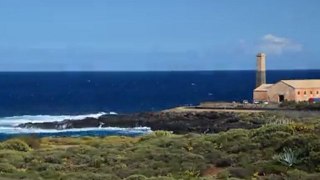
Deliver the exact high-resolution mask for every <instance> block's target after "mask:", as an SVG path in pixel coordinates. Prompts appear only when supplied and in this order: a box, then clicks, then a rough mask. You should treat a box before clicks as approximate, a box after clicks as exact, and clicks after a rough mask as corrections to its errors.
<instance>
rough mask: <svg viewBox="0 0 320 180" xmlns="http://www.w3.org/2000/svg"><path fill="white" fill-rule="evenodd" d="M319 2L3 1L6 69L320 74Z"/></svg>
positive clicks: (1, 38) (2, 64)
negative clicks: (261, 55)
mask: <svg viewBox="0 0 320 180" xmlns="http://www.w3.org/2000/svg"><path fill="white" fill-rule="evenodd" d="M319 7H320V1H319V0H308V1H305V0H281V1H279V0H259V1H257V0H241V1H240V0H228V1H226V0H28V1H26V0H1V1H0V71H166V70H168V71H175V70H178V71H183V70H248V69H255V55H256V54H257V53H258V52H265V53H266V54H267V68H268V69H320V58H319V57H320V46H319V42H320V33H319V32H320V22H319V19H320V11H319V10H318V8H319Z"/></svg>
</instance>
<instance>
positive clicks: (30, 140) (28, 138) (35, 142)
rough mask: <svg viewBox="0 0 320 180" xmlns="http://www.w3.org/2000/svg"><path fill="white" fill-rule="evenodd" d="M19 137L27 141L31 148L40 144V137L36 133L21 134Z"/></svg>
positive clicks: (35, 147)
mask: <svg viewBox="0 0 320 180" xmlns="http://www.w3.org/2000/svg"><path fill="white" fill-rule="evenodd" d="M19 139H20V140H22V141H24V142H25V143H27V144H28V146H29V147H31V148H32V149H39V148H40V146H41V139H40V138H38V137H37V136H36V135H30V136H22V137H19Z"/></svg>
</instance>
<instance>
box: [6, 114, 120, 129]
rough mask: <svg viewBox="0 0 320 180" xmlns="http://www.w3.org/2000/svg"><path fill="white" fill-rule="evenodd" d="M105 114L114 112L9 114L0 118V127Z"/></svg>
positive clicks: (94, 116)
mask: <svg viewBox="0 0 320 180" xmlns="http://www.w3.org/2000/svg"><path fill="white" fill-rule="evenodd" d="M106 114H113V115H115V114H116V113H115V112H109V113H105V112H99V113H96V114H85V115H59V116H54V115H24V116H11V117H2V118H0V127H3V126H4V127H12V126H17V125H19V124H23V123H28V122H31V123H43V122H55V121H63V120H65V119H69V120H81V119H85V118H99V117H100V116H103V115H106Z"/></svg>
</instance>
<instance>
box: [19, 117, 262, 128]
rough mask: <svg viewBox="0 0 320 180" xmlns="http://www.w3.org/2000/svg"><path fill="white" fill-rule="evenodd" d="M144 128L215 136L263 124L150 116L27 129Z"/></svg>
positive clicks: (33, 125)
mask: <svg viewBox="0 0 320 180" xmlns="http://www.w3.org/2000/svg"><path fill="white" fill-rule="evenodd" d="M99 126H100V127H123V128H131V127H140V126H147V127H150V128H151V129H152V130H167V131H173V132H174V133H188V132H197V133H215V132H220V131H226V130H228V129H234V128H244V129H252V128H258V127H260V126H261V124H259V123H256V122H253V121H244V120H242V119H241V118H240V117H239V116H238V114H237V113H234V112H155V113H153V112H150V113H137V114H129V115H104V116H101V117H99V118H97V119H95V118H86V119H83V120H64V121H60V122H44V123H26V124H20V125H19V127H23V128H41V129H70V128H84V127H99Z"/></svg>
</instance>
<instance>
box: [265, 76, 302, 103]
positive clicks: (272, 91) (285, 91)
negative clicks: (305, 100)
mask: <svg viewBox="0 0 320 180" xmlns="http://www.w3.org/2000/svg"><path fill="white" fill-rule="evenodd" d="M279 95H284V99H285V100H287V101H295V100H296V99H295V98H296V96H295V95H296V92H295V89H294V88H293V87H291V86H289V85H287V84H285V83H283V82H281V81H280V82H278V83H276V84H274V85H273V86H272V87H270V88H269V89H268V101H270V102H279Z"/></svg>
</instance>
